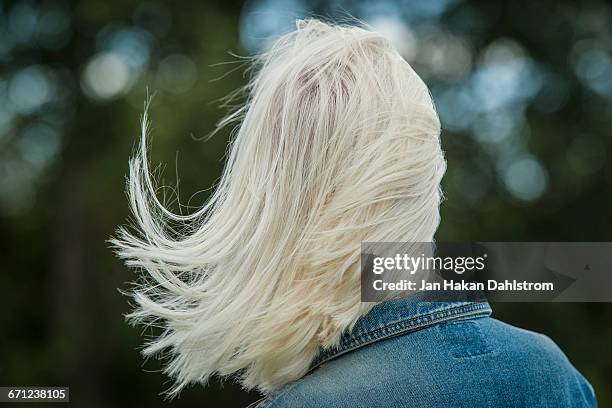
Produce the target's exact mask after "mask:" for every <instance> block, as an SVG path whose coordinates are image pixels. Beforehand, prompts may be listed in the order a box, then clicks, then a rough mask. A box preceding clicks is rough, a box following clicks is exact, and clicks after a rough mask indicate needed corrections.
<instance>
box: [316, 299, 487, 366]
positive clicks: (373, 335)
mask: <svg viewBox="0 0 612 408" xmlns="http://www.w3.org/2000/svg"><path fill="white" fill-rule="evenodd" d="M440 299H444V301H441V300H440ZM490 314H491V307H490V306H489V303H488V302H487V300H486V298H485V297H484V296H483V295H482V293H476V294H475V293H473V292H471V293H465V292H461V293H456V294H452V295H450V294H449V293H436V294H435V295H432V294H431V292H419V293H417V294H415V295H413V296H410V297H407V298H402V299H395V300H388V301H385V302H382V303H380V304H378V305H376V306H374V308H372V310H371V311H370V312H369V313H368V314H366V315H365V316H363V317H362V318H361V319H359V320H358V321H357V323H355V326H354V327H353V329H352V330H351V331H349V332H346V333H344V334H343V335H342V337H341V339H340V343H339V344H338V346H336V347H333V348H328V349H324V350H322V351H321V353H320V354H319V356H318V357H317V358H316V359H315V361H314V362H313V364H312V366H311V370H313V369H315V368H316V367H318V366H320V365H321V364H323V363H325V362H326V361H329V360H331V359H334V358H336V357H338V356H340V355H342V354H345V353H348V352H350V351H353V350H355V349H358V348H360V347H364V346H367V345H368V344H371V343H374V342H377V341H380V340H384V339H386V338H389V337H393V336H398V335H402V334H407V333H410V332H413V331H417V330H421V329H424V328H426V327H429V326H433V325H435V324H438V323H441V322H445V321H449V320H457V319H462V320H464V319H473V318H477V317H482V316H489V315H490Z"/></svg>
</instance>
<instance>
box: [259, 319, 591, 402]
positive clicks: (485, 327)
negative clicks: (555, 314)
mask: <svg viewBox="0 0 612 408" xmlns="http://www.w3.org/2000/svg"><path fill="white" fill-rule="evenodd" d="M509 401H514V402H513V404H514V403H517V404H519V405H520V406H534V407H538V406H556V407H564V406H596V402H595V396H594V393H593V390H592V388H591V386H590V385H589V383H588V382H587V381H586V380H585V379H584V378H583V377H582V376H581V375H580V373H579V372H578V371H577V370H576V369H575V368H574V367H573V366H572V364H571V363H570V361H569V360H568V358H567V357H566V356H565V354H564V353H563V352H562V351H561V350H560V348H559V347H558V346H557V345H556V344H555V343H554V342H553V341H552V340H551V339H550V338H549V337H547V336H545V335H542V334H539V333H535V332H531V331H528V330H523V329H519V328H517V327H514V326H511V325H508V324H505V323H502V322H500V321H498V320H495V319H492V318H481V319H473V320H466V321H455V322H451V323H448V324H440V325H437V326H434V327H431V328H428V329H425V330H420V331H417V332H414V333H410V334H407V335H402V336H397V337H393V338H389V339H386V340H383V341H379V342H376V343H373V344H370V345H368V346H366V347H362V348H359V349H356V350H354V351H352V352H350V353H348V354H345V355H343V356H340V357H338V358H336V359H334V360H331V361H329V362H327V363H325V364H323V365H322V366H320V367H319V368H317V369H316V370H314V371H313V372H312V373H310V374H309V375H307V376H305V377H303V378H302V379H300V380H298V381H296V382H294V383H292V384H289V385H288V386H286V387H285V388H284V389H283V390H281V391H280V392H279V393H278V394H276V395H274V396H272V397H269V398H268V399H266V400H264V401H262V402H261V403H260V405H258V408H278V407H322V406H337V407H344V406H351V407H362V406H363V407H377V406H381V407H382V406H403V407H412V406H414V407H434V406H435V407H446V406H455V407H462V406H465V407H468V406H472V407H476V406H501V405H504V404H506V405H507V404H508V403H509Z"/></svg>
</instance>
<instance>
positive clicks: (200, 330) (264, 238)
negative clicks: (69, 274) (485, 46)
mask: <svg viewBox="0 0 612 408" xmlns="http://www.w3.org/2000/svg"><path fill="white" fill-rule="evenodd" d="M255 63H256V71H255V74H254V76H253V78H252V80H251V81H250V83H249V85H248V86H247V90H248V92H249V98H248V101H247V103H246V104H245V106H243V107H242V108H241V109H239V110H238V111H237V112H235V113H233V114H232V115H230V117H229V118H228V119H227V120H226V121H225V122H222V125H223V124H225V123H226V122H229V121H231V120H234V119H236V118H238V119H239V120H240V125H239V128H238V131H237V133H236V135H235V138H234V140H233V141H232V145H231V151H230V154H229V157H228V161H227V163H226V167H225V171H224V174H223V176H222V179H221V181H220V183H219V185H218V187H217V188H216V190H215V192H214V194H213V196H212V197H211V199H210V200H209V202H208V203H207V204H206V205H205V206H204V207H203V208H202V209H200V210H199V211H197V212H196V213H194V214H192V215H189V216H179V215H176V214H172V213H170V212H169V211H168V210H166V209H165V208H164V207H163V206H162V205H161V203H160V202H159V201H158V200H157V198H156V197H155V192H154V186H153V183H152V181H151V179H150V175H149V171H148V166H147V159H146V155H145V149H144V146H145V142H144V138H145V135H146V129H145V130H144V131H143V145H142V146H143V148H142V149H141V152H140V154H139V155H138V156H137V157H135V158H134V159H133V160H132V162H131V166H130V167H131V173H130V182H129V193H130V198H131V200H130V201H131V205H132V210H133V212H134V218H135V221H136V225H137V226H138V233H130V232H128V231H127V230H121V231H120V235H119V237H118V238H117V239H116V240H114V244H115V245H116V247H117V248H118V253H119V254H120V256H121V257H123V258H125V259H126V260H127V262H128V264H129V265H131V266H136V267H139V268H142V269H145V270H146V271H147V273H148V274H147V275H148V276H149V279H148V281H149V282H148V283H147V284H144V285H142V286H140V287H138V288H137V289H136V290H135V291H134V297H135V299H136V301H137V302H138V308H137V310H135V312H134V313H133V314H132V317H133V318H134V319H135V320H136V321H139V322H149V321H156V322H157V323H158V324H161V325H162V326H163V327H164V329H165V331H164V333H163V335H162V336H160V337H159V338H156V339H155V340H154V341H152V342H151V343H150V344H149V345H148V347H147V348H146V349H145V353H146V354H155V353H158V352H161V351H163V350H168V351H169V352H170V356H171V361H169V364H168V366H167V369H166V371H167V372H168V374H170V375H171V376H173V377H175V379H176V387H175V388H174V391H178V390H180V388H182V387H183V386H184V385H186V384H188V383H190V382H205V381H206V380H207V379H208V378H209V377H210V376H211V375H214V374H217V375H222V376H223V375H237V376H238V377H239V378H240V380H241V381H242V383H243V384H244V385H245V386H246V387H249V388H251V387H257V388H259V389H260V390H262V391H264V392H269V391H274V390H276V389H278V388H280V387H282V386H283V385H284V384H286V383H288V382H290V381H293V380H295V379H297V378H299V377H301V376H302V375H304V374H305V373H306V372H307V370H308V368H309V366H310V364H311V363H312V360H313V359H314V357H315V356H316V355H317V353H318V351H319V350H320V349H321V348H322V347H330V346H333V345H334V344H336V342H337V341H338V340H339V337H340V335H341V333H342V332H343V331H345V330H347V329H350V328H351V327H352V325H353V324H354V323H355V321H356V320H357V319H358V318H359V317H360V316H362V315H363V314H364V313H366V312H367V311H369V310H370V309H371V307H372V306H373V304H369V303H361V302H360V272H359V260H360V243H361V242H362V241H414V242H429V241H432V240H433V235H434V233H435V230H436V228H437V226H438V222H439V213H438V207H439V202H440V192H439V183H440V179H441V178H442V175H443V174H444V169H445V162H444V158H443V155H442V151H441V148H440V141H439V133H440V124H439V121H438V117H437V115H436V112H435V109H434V106H433V104H432V101H431V98H430V95H429V92H428V90H427V87H426V86H425V84H424V83H423V82H422V81H421V79H420V78H419V77H418V76H417V75H416V73H415V72H414V71H413V70H412V68H411V67H410V66H409V65H408V64H407V63H406V62H405V61H404V60H403V59H402V58H401V56H400V55H399V54H398V53H397V52H396V51H395V50H394V49H393V48H392V46H391V45H390V44H389V42H388V41H387V40H386V39H385V38H383V37H382V36H380V35H379V34H377V33H375V32H372V31H370V30H368V29H365V28H361V27H351V26H335V25H330V24H326V23H323V22H320V21H317V20H307V21H299V22H298V23H297V29H296V30H295V31H293V32H291V33H289V34H286V35H285V36H283V37H281V38H280V39H278V41H276V42H275V43H274V44H273V45H272V47H271V48H270V49H269V50H268V52H266V53H265V54H263V55H261V56H259V57H258V58H257V60H256V62H255ZM177 224H179V225H180V226H183V227H184V228H183V232H182V233H177V232H176V231H177V228H176V225H177Z"/></svg>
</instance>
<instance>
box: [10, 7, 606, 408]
mask: <svg viewBox="0 0 612 408" xmlns="http://www.w3.org/2000/svg"><path fill="white" fill-rule="evenodd" d="M611 13H612V12H611V8H610V6H609V5H608V4H607V3H603V2H598V1H590V2H583V3H575V2H572V1H552V0H546V1H538V2H530V1H503V2H498V1H459V0H432V1H427V2H425V1H419V0H414V1H407V0H404V1H402V0H397V1H394V0H385V1H379V2H369V1H358V0H355V1H336V2H333V5H332V2H330V3H327V2H322V1H315V0H313V1H307V0H287V1H282V0H276V1H275V0H253V1H249V2H247V3H246V4H242V3H241V2H238V1H231V0H230V1H223V2H221V1H219V2H216V1H207V2H197V1H189V2H187V1H185V2H180V3H178V2H161V1H96V0H84V1H78V2H76V1H75V2H67V1H51V0H49V1H40V2H35V1H16V2H0V236H2V239H1V240H0V265H2V266H1V268H2V273H1V274H0V302H1V305H2V310H3V313H1V314H0V327H2V336H0V349H2V350H3V352H2V357H1V358H0V380H1V382H2V383H3V384H5V385H9V384H14V385H49V386H51V385H58V386H59V385H68V386H70V387H71V399H72V401H73V402H74V403H76V405H77V406H87V407H96V406H100V407H107V406H157V405H161V404H162V398H161V397H160V396H159V395H158V393H159V392H161V391H163V390H164V389H167V388H168V386H169V383H168V380H167V379H166V378H165V377H164V375H163V374H162V373H160V372H159V371H160V367H161V365H160V364H159V362H157V361H148V362H145V363H144V364H143V360H142V358H141V357H140V355H139V354H138V351H137V350H138V347H139V345H140V344H141V342H142V334H144V335H145V336H146V335H150V333H149V331H148V330H145V331H144V332H142V329H139V328H132V327H130V326H128V325H126V324H125V323H124V321H123V317H122V315H123V314H124V313H126V312H127V311H128V310H129V307H128V304H127V299H126V298H125V297H123V296H122V295H121V294H120V293H119V291H118V290H117V288H123V289H125V288H126V287H127V282H129V281H130V280H132V279H133V278H134V276H133V275H132V274H131V273H130V272H129V271H127V270H126V268H124V267H123V266H122V265H121V264H120V263H119V261H117V260H116V259H115V258H114V257H113V255H112V253H111V252H110V251H109V249H108V244H107V242H106V240H107V239H108V238H109V237H110V236H111V235H112V234H113V232H114V230H115V228H116V226H118V225H120V224H123V223H124V222H125V219H126V217H127V216H128V213H127V202H126V200H125V196H124V192H123V188H124V177H125V175H126V173H127V159H128V157H129V156H130V154H131V153H132V152H133V148H134V144H135V142H136V140H137V136H138V134H139V117H140V115H141V114H142V110H143V103H144V101H145V98H146V94H147V88H149V89H150V90H151V91H153V92H156V97H155V98H154V99H153V104H152V108H151V116H152V120H153V133H152V135H153V139H152V148H153V153H152V161H153V163H165V164H166V168H165V171H164V173H163V175H164V177H165V178H161V179H160V183H161V184H162V185H170V186H176V184H177V173H178V174H180V185H179V187H180V188H179V189H178V190H179V191H178V196H179V198H180V200H181V203H183V204H189V205H191V206H198V205H201V204H202V203H203V202H204V201H205V200H206V197H207V196H208V194H209V192H210V187H211V186H213V185H214V183H215V181H216V180H217V179H218V177H219V176H220V174H221V170H222V168H223V158H224V154H225V151H226V149H227V142H228V140H229V130H228V129H226V130H224V131H222V132H221V133H219V134H218V135H216V136H215V137H214V138H212V139H211V140H210V141H207V142H202V141H200V140H197V139H198V138H200V137H203V136H205V135H207V134H208V133H209V132H210V131H211V130H213V129H214V125H215V123H216V122H217V120H218V119H219V118H220V117H221V116H222V115H223V113H224V111H223V110H222V109H220V108H219V107H218V105H219V100H220V98H222V97H223V96H225V95H227V94H228V93H230V92H231V91H233V90H234V89H236V88H237V87H239V86H241V85H243V84H244V83H245V81H246V78H245V76H244V75H243V70H242V69H241V65H240V60H239V59H237V58H235V57H233V56H232V55H231V54H230V53H234V52H236V53H238V54H250V53H254V52H257V51H258V50H260V49H261V47H263V46H264V44H265V39H266V38H268V37H269V36H274V35H277V34H280V33H282V32H283V31H286V30H289V29H290V28H291V25H292V21H293V19H294V18H296V17H304V16H308V15H313V14H316V15H320V16H325V17H328V18H330V19H332V20H336V21H345V20H347V19H348V15H349V14H352V15H354V16H356V17H357V18H360V19H362V20H364V21H366V22H369V23H371V24H372V25H374V26H375V27H376V28H378V29H380V30H381V31H383V32H385V33H386V34H387V35H388V36H389V37H390V38H391V40H392V41H394V42H395V43H396V45H397V47H398V49H399V50H400V51H401V52H402V54H403V55H404V57H405V58H406V59H407V60H408V61H409V62H410V63H411V64H412V65H413V67H414V68H415V70H416V71H417V72H418V73H419V74H420V75H421V76H422V77H423V78H424V79H425V81H426V82H427V83H428V85H429V86H430V88H431V90H432V95H433V97H434V100H435V102H436V104H437V106H438V109H439V112H440V117H441V119H442V123H443V127H444V129H445V130H444V133H443V144H444V149H445V151H446V156H447V159H448V172H447V176H446V178H445V180H444V190H445V194H446V198H447V200H446V201H445V203H444V204H443V207H442V224H441V226H440V230H439V234H438V239H439V240H440V241H444V240H455V241H459V240H470V241H477V240H480V241H486V240H490V241H504V240H505V241H610V231H611V227H612V219H611V217H610V216H609V203H610V201H611V198H612V193H611V191H612V188H611V187H612V165H611V163H610V161H609V160H608V159H607V158H608V156H609V154H610V150H611V147H612V135H611V134H610V129H612V109H610V100H611V99H612V58H611V56H610V52H611V50H612V30H611V21H612V19H611V17H612V15H611ZM227 61H229V62H230V63H229V64H221V63H224V62H227ZM165 192H166V193H167V195H168V197H172V195H173V194H174V191H173V190H171V189H166V190H165ZM160 193H163V191H160ZM170 205H171V207H172V208H174V209H177V208H178V207H177V206H176V203H174V204H173V203H170ZM494 309H495V315H496V316H497V317H499V318H501V319H503V320H506V321H508V322H510V323H513V324H516V325H519V326H522V327H525V328H529V329H532V330H536V331H540V332H544V333H546V334H548V335H549V336H551V337H552V338H553V339H554V340H555V341H556V342H557V343H558V344H559V345H560V346H561V348H562V349H563V350H564V351H565V352H566V353H567V355H568V356H569V358H570V359H571V360H572V362H573V363H574V364H575V365H576V367H577V368H578V369H579V370H581V371H582V372H583V373H584V374H585V376H586V377H587V378H588V379H589V380H590V381H591V383H592V384H593V386H594V387H595V389H596V392H597V394H598V397H599V400H600V404H601V405H602V406H608V405H610V404H612V379H611V377H610V375H609V374H608V373H609V372H610V371H612V347H610V345H611V344H612V325H610V319H611V317H612V313H611V312H612V307H611V306H610V305H609V304H597V303H593V304H543V303H539V304H498V305H494ZM492 369H494V368H493V367H492ZM144 371H152V372H151V373H146V372H144ZM256 398H258V395H257V394H255V393H251V394H249V393H246V392H243V391H241V390H240V389H239V387H238V386H236V385H234V384H232V383H231V382H226V384H225V386H223V387H222V386H221V384H219V383H218V382H214V383H212V384H211V385H210V386H209V387H206V388H204V387H193V388H191V389H189V390H187V391H185V392H184V393H183V394H182V395H181V397H180V399H179V400H177V401H176V402H175V405H176V406H194V405H195V404H198V405H201V404H203V405H204V406H244V405H246V404H247V403H248V402H250V401H253V400H255V399H256Z"/></svg>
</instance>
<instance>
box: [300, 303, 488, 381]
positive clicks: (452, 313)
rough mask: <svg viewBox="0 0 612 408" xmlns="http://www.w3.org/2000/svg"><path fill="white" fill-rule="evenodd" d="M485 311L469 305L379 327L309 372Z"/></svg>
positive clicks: (483, 306)
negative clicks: (379, 343) (367, 348)
mask: <svg viewBox="0 0 612 408" xmlns="http://www.w3.org/2000/svg"><path fill="white" fill-rule="evenodd" d="M483 311H486V312H490V307H489V305H488V304H487V303H484V302H483V303H471V304H468V305H461V306H455V307H452V308H448V309H442V310H437V311H435V312H430V313H427V314H424V315H420V316H417V317H411V318H409V319H404V320H400V321H399V322H395V323H392V324H388V325H386V326H384V327H379V328H377V329H374V330H371V331H368V332H366V333H363V334H361V335H360V336H359V337H356V338H354V339H351V340H350V342H348V343H347V344H344V345H342V346H341V347H340V348H338V349H334V350H333V352H330V353H329V354H328V355H325V356H324V357H323V358H322V359H321V360H320V361H317V362H316V363H315V364H313V366H312V367H311V368H310V370H309V372H311V371H312V370H314V369H315V368H317V367H318V366H320V365H321V364H323V363H325V362H327V361H330V360H333V359H334V358H336V357H339V356H341V355H343V354H346V353H348V352H349V351H353V350H355V349H358V348H360V347H363V346H366V345H368V344H372V343H374V342H376V341H380V340H383V339H385V338H388V337H394V336H397V335H399V334H402V333H406V332H409V331H416V330H419V329H422V328H425V327H428V326H430V325H434V324H437V323H440V322H444V321H447V320H452V319H456V318H459V317H468V316H474V315H479V314H482V313H483ZM436 315H443V316H440V317H433V318H432V316H436ZM423 320H424V321H423ZM415 322H416V323H415ZM385 331H388V333H385V334H383V335H379V333H381V332H385Z"/></svg>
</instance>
